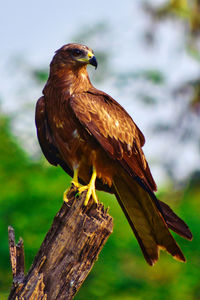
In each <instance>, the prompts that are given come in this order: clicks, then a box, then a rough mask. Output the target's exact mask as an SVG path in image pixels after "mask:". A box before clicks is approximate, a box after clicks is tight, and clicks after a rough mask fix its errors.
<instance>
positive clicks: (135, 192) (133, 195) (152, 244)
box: [113, 171, 192, 265]
mask: <svg viewBox="0 0 200 300" xmlns="http://www.w3.org/2000/svg"><path fill="white" fill-rule="evenodd" d="M113 185H114V190H115V195H116V197H117V199H118V201H119V204H120V206H121V208H122V209H123V211H124V213H125V215H126V217H127V219H128V221H129V224H130V226H131V228H132V230H133V232H134V234H135V236H136V238H137V240H138V243H139V245H140V247H141V249H142V252H143V255H144V257H145V259H146V261H147V262H148V264H150V265H153V264H154V263H155V262H156V261H157V260H158V257H159V250H160V249H163V250H166V251H167V252H169V253H170V254H171V255H172V256H173V257H174V258H176V259H177V260H179V261H185V257H184V255H183V253H182V251H181V249H180V248H179V246H178V245H177V243H176V241H175V240H174V238H173V236H172V235H171V233H170V232H169V229H168V227H169V228H171V229H172V230H174V231H175V232H177V233H178V234H180V235H181V236H183V237H185V238H188V239H192V234H191V232H190V230H189V228H188V227H187V225H186V224H185V223H184V222H183V221H182V220H181V219H180V218H179V217H178V216H176V215H175V214H174V213H173V211H172V210H171V209H170V207H169V206H168V205H166V204H165V203H163V202H161V201H158V200H157V199H156V197H155V195H154V194H153V195H154V198H155V199H153V198H152V196H150V194H149V193H148V192H147V190H145V189H144V188H143V187H142V186H141V185H140V184H138V183H137V181H136V180H135V179H133V178H132V177H131V176H129V175H128V174H127V173H126V174H125V172H123V171H122V174H120V175H119V174H118V175H115V176H114V180H113ZM161 211H162V213H161Z"/></svg>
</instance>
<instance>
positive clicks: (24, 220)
mask: <svg viewBox="0 0 200 300" xmlns="http://www.w3.org/2000/svg"><path fill="white" fill-rule="evenodd" d="M9 123H10V122H9V119H8V118H5V117H4V116H1V118H0V140H1V143H0V159H1V165H0V190H1V193H0V206H1V210H0V236H1V243H0V256H1V266H0V291H1V292H0V299H2V300H4V299H7V295H8V291H9V290H10V286H11V281H12V279H11V270H10V263H9V253H8V241H7V227H8V225H12V226H13V227H14V228H15V231H16V237H17V239H18V238H19V236H22V237H23V240H24V244H25V255H26V268H27V270H28V269H29V267H30V265H31V262H32V261H33V258H34V256H35V254H36V253H37V251H38V249H39V247H40V244H41V242H42V240H43V239H44V237H45V234H46V232H47V230H48V229H49V227H50V225H51V222H52V219H53V217H54V216H55V214H56V212H57V211H58V209H59V208H60V206H61V204H62V192H63V191H64V189H65V188H66V187H67V186H69V178H68V177H67V176H66V174H65V173H64V172H63V171H62V170H61V169H60V168H55V167H53V166H52V167H48V166H47V164H46V163H44V162H43V161H41V162H38V163H33V162H32V161H31V160H30V159H29V158H28V157H27V155H26V154H25V153H24V151H23V150H22V149H21V148H20V146H19V145H18V143H17V142H16V139H15V138H14V137H13V136H12V134H11V132H10V127H9ZM197 175H198V174H197ZM197 175H196V176H195V180H194V181H193V182H192V183H191V185H190V186H189V187H188V188H187V190H186V191H184V192H183V197H182V199H180V197H179V198H177V196H175V195H174V196H173V195H172V194H170V195H169V199H171V203H170V205H171V206H172V203H176V207H175V210H176V212H179V214H180V215H181V216H182V217H183V218H184V219H185V220H186V221H187V222H188V223H189V225H190V227H191V229H192V231H193V233H194V240H193V242H188V241H185V240H183V239H181V238H178V237H177V236H176V239H177V240H178V242H179V244H180V245H181V247H182V249H183V251H184V253H185V255H186V257H187V259H188V262H187V263H186V264H183V263H179V262H177V261H175V260H173V259H172V258H171V257H170V256H169V255H167V254H165V253H161V258H160V260H159V262H158V263H157V264H156V265H155V266H154V267H149V266H148V265H147V264H146V263H145V261H144V258H143V256H142V253H141V251H140V249H139V246H138V244H137V242H136V240H135V238H134V237H133V234H132V232H131V229H130V227H129V225H128V223H127V221H126V219H125V217H124V216H123V214H122V211H121V209H120V208H119V206H118V204H117V202H116V200H115V199H114V197H113V196H110V195H108V194H105V193H99V198H100V199H101V200H102V201H103V202H104V203H105V205H106V206H110V214H111V215H112V216H113V217H114V233H113V234H112V235H111V237H110V238H109V240H108V242H107V243H106V245H105V247H104V249H103V251H102V253H101V254H100V256H99V260H98V261H97V262H96V264H95V266H94V268H93V270H92V272H91V273H90V275H89V277H88V278H87V280H86V282H85V283H84V284H83V286H82V288H81V290H80V291H79V293H78V294H77V296H76V297H75V298H76V299H77V300H84V299H96V300H98V299H99V300H100V299H106V300H113V299H115V300H118V299H119V300H121V299H125V300H131V299H137V300H138V299H149V300H151V299H152V300H155V299H162V300H165V299H166V300H167V299H169V298H171V299H174V300H179V299H185V300H192V299H199V298H200V292H199V284H200V276H199V270H198V267H197V266H199V264H200V256H199V253H200V246H199V245H200V241H199V236H200V229H199V228H200V220H199V217H198V216H199V214H200V208H199V205H198V201H199V197H200V187H199V181H200V180H199V176H197ZM165 197H166V196H165ZM161 198H162V197H161ZM180 200H181V201H180ZM168 203H169V202H168Z"/></svg>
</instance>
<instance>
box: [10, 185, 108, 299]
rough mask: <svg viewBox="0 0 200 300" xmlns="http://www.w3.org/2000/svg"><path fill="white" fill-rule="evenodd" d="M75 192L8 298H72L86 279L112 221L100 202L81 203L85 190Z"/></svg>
mask: <svg viewBox="0 0 200 300" xmlns="http://www.w3.org/2000/svg"><path fill="white" fill-rule="evenodd" d="M76 192H77V191H76V189H74V187H72V188H71V189H70V191H69V193H68V199H69V202H68V203H63V205H62V207H61V209H60V211H59V212H58V213H57V214H56V216H55V218H54V221H53V224H52V226H51V228H50V230H49V231H48V233H47V235H46V237H45V239H44V241H43V243H42V245H41V247H40V250H39V252H38V253H37V255H36V257H35V259H34V262H33V265H32V266H31V268H30V270H29V272H28V274H27V276H26V277H25V278H23V283H22V281H19V283H18V282H17V283H18V284H16V282H14V284H13V287H12V290H11V293H10V296H9V298H8V299H9V300H11V299H12V300H13V299H31V300H33V299H34V300H39V299H50V300H54V299H59V300H62V299H65V300H66V299H67V300H69V299H73V297H74V295H75V294H76V292H77V291H78V290H79V288H80V287H81V285H82V283H83V282H84V280H85V279H86V277H87V275H88V274H89V272H90V270H91V269H92V267H93V264H94V262H95V261H96V260H97V257H98V254H99V253H100V251H101V249H102V248H103V245H104V244H105V242H106V240H107V238H108V237H109V235H110V234H111V233H112V228H113V222H112V217H110V216H109V215H108V213H107V210H105V209H104V207H103V205H102V204H98V205H96V204H94V203H93V202H92V201H91V200H90V202H89V204H88V205H87V206H84V199H85V193H83V194H81V196H78V197H76ZM12 240H13V239H12ZM12 243H13V242H12ZM12 243H11V244H12ZM12 249H13V248H12ZM11 252H12V251H11ZM13 253H14V254H11V261H12V260H13V256H16V253H15V250H14V251H13ZM11 265H12V269H13V268H15V267H13V266H14V263H12V264H11ZM20 270H21V269H20ZM14 272H15V271H14ZM13 274H14V273H13Z"/></svg>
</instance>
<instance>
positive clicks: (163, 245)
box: [36, 44, 192, 265]
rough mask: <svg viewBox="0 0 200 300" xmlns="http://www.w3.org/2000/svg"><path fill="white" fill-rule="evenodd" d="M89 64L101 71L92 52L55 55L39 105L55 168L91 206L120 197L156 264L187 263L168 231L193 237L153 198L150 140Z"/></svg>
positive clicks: (44, 144)
mask: <svg viewBox="0 0 200 300" xmlns="http://www.w3.org/2000/svg"><path fill="white" fill-rule="evenodd" d="M88 64H90V65H93V66H95V67H97V60H96V58H95V56H94V53H93V51H92V50H91V49H90V48H88V47H87V46H84V45H80V44H67V45H64V46H63V47H62V48H60V49H59V50H57V51H56V54H55V56H54V57H53V60H52V62H51V64H50V74H49V78H48V81H47V83H46V85H45V87H44V89H43V96H42V97H41V98H40V99H39V100H38V102H37V106H36V126H37V134H38V139H39V143H40V146H41V148H42V151H43V153H44V155H45V157H46V158H47V160H48V161H49V162H50V163H51V164H52V165H54V166H57V165H60V166H61V167H62V168H63V169H64V170H65V171H66V172H67V173H68V174H69V175H70V176H73V180H72V182H73V184H74V185H75V186H76V187H77V188H78V190H79V193H82V192H83V191H87V193H86V199H85V205H87V203H88V201H89V199H90V197H91V196H92V198H93V199H94V201H95V202H98V200H97V196H96V193H95V187H96V188H97V189H99V190H103V191H107V192H110V193H114V194H115V196H116V198H117V200H118V201H119V204H120V206H121V208H122V210H123V211H124V213H125V215H126V217H127V219H128V221H129V224H130V226H131V228H132V230H133V232H134V234H135V236H136V238H137V240H138V243H139V245H140V247H141V249H142V252H143V255H144V257H145V259H146V261H147V262H148V263H149V264H150V265H153V264H154V263H155V262H156V261H157V260H158V257H159V250H160V249H164V250H166V251H167V252H169V253H170V254H171V255H173V257H174V258H176V259H178V260H180V261H185V257H184V255H183V253H182V252H181V250H180V248H179V246H178V245H177V243H176V241H175V240H174V238H173V236H172V235H171V233H170V232H169V229H168V228H170V229H172V230H173V231H175V232H176V233H178V234H179V235H181V236H182V237H184V238H186V239H189V240H191V239H192V234H191V232H190V230H189V228H188V226H187V225H186V224H185V223H184V222H183V221H182V220H181V219H180V218H179V217H178V216H176V214H175V213H174V212H173V211H172V210H171V209H170V207H169V206H168V205H167V204H165V203H163V202H161V201H159V200H158V199H157V198H156V196H155V194H154V191H156V184H155V182H154V179H153V177H152V175H151V172H150V169H149V166H148V163H147V161H146V159H145V156H144V153H143V151H142V146H143V145H144V143H145V139H144V136H143V134H142V132H141V131H140V130H139V128H138V127H137V125H136V124H135V123H134V122H133V120H132V118H131V117H130V116H129V114H128V113H127V112H126V111H125V110H124V108H123V107H122V106H121V105H120V104H118V103H117V102H116V101H115V100H114V99H113V98H111V97H110V96H109V95H108V94H106V93H104V92H102V91H100V90H97V89H96V88H95V87H94V86H93V85H92V84H91V82H90V79H89V77H88V73H87V65H88ZM79 182H81V183H82V184H84V186H80V184H79ZM64 200H66V201H67V199H66V192H65V193H64Z"/></svg>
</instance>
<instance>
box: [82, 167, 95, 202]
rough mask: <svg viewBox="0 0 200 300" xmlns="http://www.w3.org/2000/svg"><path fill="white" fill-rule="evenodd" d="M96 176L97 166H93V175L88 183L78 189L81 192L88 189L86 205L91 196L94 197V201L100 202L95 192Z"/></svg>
mask: <svg viewBox="0 0 200 300" xmlns="http://www.w3.org/2000/svg"><path fill="white" fill-rule="evenodd" d="M96 177H97V172H96V169H95V167H93V172H92V177H91V179H90V182H89V183H88V185H85V186H82V187H80V188H79V189H78V191H79V193H82V192H84V191H86V190H87V194H86V197H85V201H84V205H85V206H86V205H87V204H88V202H89V200H90V197H91V196H92V198H93V199H94V202H96V203H98V199H97V195H96V192H95V181H96Z"/></svg>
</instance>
